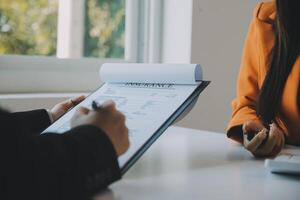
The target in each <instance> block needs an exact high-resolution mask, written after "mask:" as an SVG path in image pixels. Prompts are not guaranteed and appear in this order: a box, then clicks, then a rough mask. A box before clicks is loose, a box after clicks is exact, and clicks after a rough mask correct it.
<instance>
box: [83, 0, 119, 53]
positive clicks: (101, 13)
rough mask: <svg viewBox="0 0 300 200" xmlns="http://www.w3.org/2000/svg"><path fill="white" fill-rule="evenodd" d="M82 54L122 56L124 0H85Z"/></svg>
mask: <svg viewBox="0 0 300 200" xmlns="http://www.w3.org/2000/svg"><path fill="white" fill-rule="evenodd" d="M85 30H86V32H85V46H84V55H85V56H88V57H90V56H92V57H102V58H107V57H109V58H122V57H124V30H125V0H114V1H112V0H87V2H86V29H85Z"/></svg>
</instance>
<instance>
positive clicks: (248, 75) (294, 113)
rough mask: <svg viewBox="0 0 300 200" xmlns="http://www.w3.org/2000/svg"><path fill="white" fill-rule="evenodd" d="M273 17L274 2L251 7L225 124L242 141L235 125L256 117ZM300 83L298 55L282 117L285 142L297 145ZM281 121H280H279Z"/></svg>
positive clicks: (299, 133) (274, 12) (284, 97)
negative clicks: (299, 89) (234, 88)
mask: <svg viewBox="0 0 300 200" xmlns="http://www.w3.org/2000/svg"><path fill="white" fill-rule="evenodd" d="M275 17H276V6H275V3H274V2H269V3H261V4H260V5H258V6H257V7H256V9H255V11H254V17H253V20H252V22H251V25H250V28H249V32H248V36H247V39H246V43H245V47H244V54H243V57H242V63H241V69H240V73H239V77H238V82H237V96H236V98H235V99H234V101H233V102H232V108H233V113H232V118H231V120H230V122H229V125H228V132H227V135H228V137H230V138H232V139H234V140H236V141H238V142H241V137H240V136H238V134H241V133H240V131H239V132H238V131H233V130H234V128H235V127H237V126H239V125H242V124H243V123H245V122H246V121H249V120H259V119H258V117H257V115H256V111H255V107H256V101H257V97H258V94H259V91H260V89H261V87H262V84H263V81H264V78H265V76H266V72H267V70H268V64H267V63H268V54H269V53H270V51H271V49H272V47H273V45H274V33H273V31H272V25H271V24H272V22H273V21H274V19H275ZM299 84H300V57H299V58H298V59H297V61H296V63H295V65H294V66H293V69H292V71H291V74H290V75H289V77H288V79H287V82H286V85H285V88H284V90H283V98H282V102H281V106H282V108H281V109H282V113H283V115H282V118H281V119H280V121H281V122H284V124H285V125H284V126H283V128H284V129H285V132H286V133H287V135H286V138H287V141H286V142H287V143H288V144H294V145H300V114H299V111H298V108H297V95H298V87H299ZM282 125H283V123H282Z"/></svg>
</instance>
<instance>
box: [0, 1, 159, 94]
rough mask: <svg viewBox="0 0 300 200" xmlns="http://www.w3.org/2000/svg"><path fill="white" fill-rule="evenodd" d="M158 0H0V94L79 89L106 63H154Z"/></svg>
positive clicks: (93, 81)
mask: <svg viewBox="0 0 300 200" xmlns="http://www.w3.org/2000/svg"><path fill="white" fill-rule="evenodd" d="M162 2H163V1H160V0H153V1H152V0H151V1H148V0H26V1H24V0H0V95H1V94H3V93H5V94H6V93H29V92H30V93H36V92H38V93H52V92H85V91H90V90H93V89H95V88H96V87H98V86H99V84H100V80H99V76H98V71H99V67H100V66H101V65H102V64H103V63H106V62H159V61H160V58H159V57H160V49H161V41H160V35H161V27H160V26H161V23H162V16H163V15H162V7H163V6H162V5H163V3H162Z"/></svg>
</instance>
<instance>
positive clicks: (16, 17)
mask: <svg viewBox="0 0 300 200" xmlns="http://www.w3.org/2000/svg"><path fill="white" fill-rule="evenodd" d="M61 6H64V5H63V3H62V4H61ZM58 8H59V2H58V0H27V1H23V0H1V2H0V54H19V55H43V56H55V55H56V54H57V48H58V45H59V44H57V38H58V34H59V32H63V31H64V29H65V26H67V25H63V27H58V18H59V16H58V14H59V9H58ZM80 11H81V12H83V13H84V16H83V18H84V19H83V20H84V24H83V27H81V28H82V30H83V32H84V37H83V41H82V42H83V44H82V45H83V51H82V52H81V53H82V54H81V55H82V56H85V57H99V58H123V57H124V34H125V0H114V1H111V0H86V1H84V4H83V7H82V8H81V10H80ZM62 12H64V11H63V10H62ZM65 12H68V9H67V11H65ZM61 15H63V13H61ZM62 17H65V16H62ZM58 28H60V29H58ZM62 34H63V33H62Z"/></svg>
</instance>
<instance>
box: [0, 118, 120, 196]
mask: <svg viewBox="0 0 300 200" xmlns="http://www.w3.org/2000/svg"><path fill="white" fill-rule="evenodd" d="M23 114H24V113H23ZM17 119H24V118H23V117H20V118H18V117H17V118H16V117H15V116H12V115H10V114H8V113H5V112H0V123H1V125H0V130H1V135H0V137H1V138H0V145H1V146H0V148H1V149H0V150H1V152H0V153H1V160H2V161H1V163H3V165H1V170H0V171H1V172H0V173H1V174H0V177H1V179H0V184H1V185H0V199H89V198H90V197H91V196H93V195H94V194H95V193H97V192H99V191H100V190H102V189H104V188H106V187H107V186H108V185H109V184H110V183H112V182H114V181H116V180H118V179H120V177H121V174H120V169H119V165H118V161H117V155H116V152H115V150H114V148H113V145H112V144H111V142H110V140H109V138H108V137H107V136H106V134H105V133H104V132H103V131H102V130H100V129H98V128H97V127H94V126H81V127H77V128H74V129H72V130H70V131H68V132H66V133H65V134H55V133H46V134H43V135H39V134H37V135H36V134H24V130H22V124H23V121H19V120H17ZM38 128H40V127H38V126H27V127H26V130H33V131H38ZM43 128H44V127H43ZM20 132H21V133H23V134H20ZM1 195H2V196H1Z"/></svg>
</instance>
